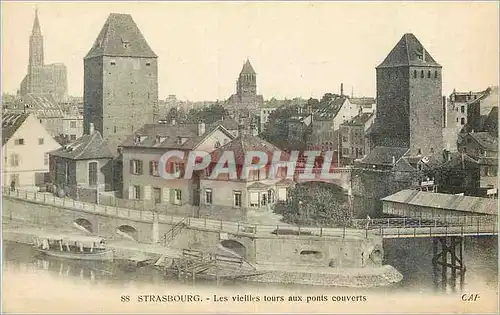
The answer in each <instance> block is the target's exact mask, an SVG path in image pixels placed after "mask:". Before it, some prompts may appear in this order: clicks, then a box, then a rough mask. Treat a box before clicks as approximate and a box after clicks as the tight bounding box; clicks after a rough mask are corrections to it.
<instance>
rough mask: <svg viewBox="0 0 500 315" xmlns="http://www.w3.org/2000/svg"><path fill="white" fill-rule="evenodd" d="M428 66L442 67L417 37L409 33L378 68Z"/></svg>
mask: <svg viewBox="0 0 500 315" xmlns="http://www.w3.org/2000/svg"><path fill="white" fill-rule="evenodd" d="M404 66H426V67H441V65H440V64H438V63H437V62H436V61H435V60H434V58H432V56H431V55H430V54H429V52H428V51H427V50H426V49H425V47H424V46H423V45H422V44H421V43H420V41H419V40H418V39H417V38H416V37H415V35H413V34H411V33H408V34H404V35H403V37H402V38H401V40H399V42H398V43H397V44H396V46H394V48H393V49H392V50H391V52H390V53H389V55H387V57H386V58H385V60H384V61H383V62H382V63H381V64H380V65H379V66H378V67H377V68H390V67H404Z"/></svg>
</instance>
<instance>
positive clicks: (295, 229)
mask: <svg viewBox="0 0 500 315" xmlns="http://www.w3.org/2000/svg"><path fill="white" fill-rule="evenodd" d="M2 194H3V195H4V196H9V197H12V198H16V199H21V200H28V201H33V202H37V203H41V204H46V205H54V206H58V207H64V208H69V209H75V210H80V211H83V212H88V213H92V214H100V215H108V216H114V217H119V218H124V219H129V220H135V221H146V222H152V221H153V218H154V214H153V212H152V211H149V210H137V209H129V208H118V207H114V206H102V205H97V204H93V203H86V202H81V201H76V200H74V199H69V198H59V197H56V196H55V195H53V194H50V193H40V192H32V191H20V190H16V191H11V190H9V189H4V190H2ZM3 213H4V216H6V214H7V213H9V211H8V209H5V208H4V209H3ZM158 221H159V223H165V224H171V225H173V226H176V225H178V224H179V226H180V223H182V222H183V223H184V224H185V227H188V228H191V229H201V230H209V231H215V232H220V233H231V234H237V235H254V236H257V235H258V236H260V237H266V236H269V237H270V236H273V235H275V236H300V237H304V236H311V237H330V238H331V237H335V238H346V237H348V238H367V237H368V236H369V235H373V234H378V235H383V236H384V237H389V235H409V234H408V233H409V232H408V231H410V230H411V231H412V232H413V234H414V235H417V234H418V235H424V234H425V233H427V234H426V235H437V234H439V233H438V232H440V233H442V234H443V235H447V233H450V232H452V231H453V232H454V233H456V230H457V228H458V229H459V232H460V229H462V230H463V231H464V233H465V234H464V235H472V234H467V233H472V229H473V228H474V229H475V230H474V231H475V232H476V233H475V234H476V235H481V233H489V235H491V234H492V233H493V234H498V226H497V222H496V218H495V217H493V216H461V217H458V216H457V217H451V216H449V217H443V218H436V219H423V218H420V219H419V218H389V219H372V220H354V224H353V228H347V227H342V228H326V227H301V226H280V225H256V224H245V223H239V222H232V221H222V220H213V219H206V218H194V217H187V218H186V217H183V216H174V215H167V214H159V215H158ZM446 227H448V230H446ZM429 228H430V230H431V232H432V233H431V234H429V233H428V232H429ZM451 228H455V229H451ZM178 229H179V228H177V229H176V230H175V231H173V230H174V229H173V230H172V233H173V235H175V233H176V232H178ZM424 230H425V231H426V232H425V233H424V232H423V231H424ZM398 233H399V234H398Z"/></svg>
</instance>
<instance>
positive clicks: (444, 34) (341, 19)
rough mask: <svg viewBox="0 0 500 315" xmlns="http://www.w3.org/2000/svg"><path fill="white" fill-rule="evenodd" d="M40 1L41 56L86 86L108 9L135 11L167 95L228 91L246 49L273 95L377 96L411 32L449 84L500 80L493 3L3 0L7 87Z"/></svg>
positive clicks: (262, 85)
mask: <svg viewBox="0 0 500 315" xmlns="http://www.w3.org/2000/svg"><path fill="white" fill-rule="evenodd" d="M35 8H38V12H39V19H40V24H41V28H42V34H43V36H44V50H45V62H46V63H56V62H61V63H64V64H66V66H67V69H68V93H69V95H72V96H82V95H83V57H84V56H85V54H86V53H87V52H88V51H89V50H90V48H91V46H92V44H93V43H94V41H95V39H96V37H97V35H98V34H99V31H100V30H101V28H102V26H103V24H104V22H105V21H106V18H107V16H108V15H109V13H112V12H115V13H128V14H131V15H132V17H133V19H134V21H135V22H136V24H137V25H138V27H139V29H140V30H141V32H142V34H143V35H144V37H145V38H146V40H147V41H148V43H149V45H150V46H151V48H152V49H153V50H154V51H155V53H156V54H157V55H158V56H159V59H158V75H159V78H158V85H159V97H160V98H162V99H163V98H166V97H167V96H168V95H169V94H175V95H176V96H177V98H178V99H181V100H192V101H198V100H215V99H221V100H222V99H226V98H227V97H229V96H230V95H231V94H233V93H234V92H235V89H236V85H235V82H236V79H237V76H238V74H239V72H240V70H241V67H242V66H243V63H244V61H245V60H246V59H247V58H249V59H250V61H251V63H252V65H253V67H254V69H255V71H256V72H257V89H258V93H259V94H262V95H263V96H264V98H265V99H270V98H271V97H275V98H278V99H283V98H293V97H303V98H309V97H316V98H320V97H321V96H322V95H323V94H325V93H327V92H331V93H338V92H340V84H341V83H343V84H344V92H345V93H348V94H351V92H352V91H354V96H374V97H375V96H376V92H375V89H376V80H375V67H376V66H377V65H378V64H380V63H381V62H382V61H383V60H384V58H385V57H386V55H387V54H388V53H389V52H390V50H391V49H392V48H393V47H394V45H395V44H396V43H397V42H398V41H399V40H400V38H401V37H402V36H403V34H405V33H413V34H415V36H416V37H417V38H418V39H419V40H420V41H421V42H422V44H423V45H424V47H425V48H426V49H427V51H428V52H429V53H430V54H431V55H432V56H433V58H434V59H435V60H436V61H437V62H439V63H440V64H441V65H442V66H443V94H446V95H448V94H449V93H451V92H452V91H453V89H454V88H455V89H457V90H460V91H470V90H483V89H485V88H486V87H488V86H491V85H498V69H499V63H498V58H499V43H498V38H499V34H498V16H499V13H498V12H499V5H498V2H497V1H490V2H465V1H464V2H360V1H356V2H333V1H330V2H287V3H285V2H251V3H248V2H246V3H245V2H141V3H137V2H111V3H110V2H48V1H47V2H46V1H44V2H37V3H35V2H21V1H15V2H13V1H12V2H5V1H2V91H4V92H15V91H16V90H17V89H19V85H20V83H21V80H22V79H23V77H24V75H25V74H26V70H27V65H28V40H29V35H30V33H31V28H32V25H33V18H34V13H35Z"/></svg>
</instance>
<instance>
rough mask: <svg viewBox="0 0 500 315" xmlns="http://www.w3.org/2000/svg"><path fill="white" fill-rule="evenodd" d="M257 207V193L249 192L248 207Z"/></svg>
mask: <svg viewBox="0 0 500 315" xmlns="http://www.w3.org/2000/svg"><path fill="white" fill-rule="evenodd" d="M258 206H259V193H258V192H251V193H250V207H258Z"/></svg>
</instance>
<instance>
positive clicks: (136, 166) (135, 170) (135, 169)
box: [130, 160, 142, 175]
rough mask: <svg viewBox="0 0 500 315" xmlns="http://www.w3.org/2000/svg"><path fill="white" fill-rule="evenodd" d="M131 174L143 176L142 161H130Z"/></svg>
mask: <svg viewBox="0 0 500 315" xmlns="http://www.w3.org/2000/svg"><path fill="white" fill-rule="evenodd" d="M130 173H132V174H135V175H141V174H142V161H141V160H130Z"/></svg>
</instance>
